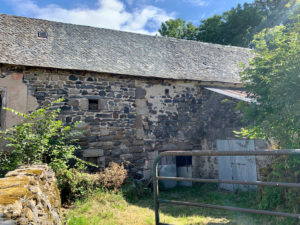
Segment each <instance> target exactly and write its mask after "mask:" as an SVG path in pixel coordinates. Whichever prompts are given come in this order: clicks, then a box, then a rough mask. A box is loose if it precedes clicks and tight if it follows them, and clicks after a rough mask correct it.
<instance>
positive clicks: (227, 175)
mask: <svg viewBox="0 0 300 225" xmlns="http://www.w3.org/2000/svg"><path fill="white" fill-rule="evenodd" d="M217 149H218V151H254V150H255V147H254V140H217ZM218 169H219V179H222V180H240V181H257V172H256V160H255V156H218ZM220 187H221V188H223V189H226V190H229V191H234V190H236V189H240V190H242V191H246V190H249V188H250V189H255V188H257V187H256V186H253V185H251V186H250V185H241V184H220Z"/></svg>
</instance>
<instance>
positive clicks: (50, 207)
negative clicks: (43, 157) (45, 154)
mask: <svg viewBox="0 0 300 225" xmlns="http://www.w3.org/2000/svg"><path fill="white" fill-rule="evenodd" d="M60 209H61V200H60V193H59V190H58V188H57V183H56V178H55V174H54V172H53V171H52V169H50V168H49V167H48V166H47V165H33V166H22V167H19V168H18V169H16V170H14V171H11V172H8V173H7V174H6V176H5V178H2V179H0V224H7V225H8V224H9V225H11V224H20V225H27V224H35V225H53V224H56V225H58V224H61V220H60Z"/></svg>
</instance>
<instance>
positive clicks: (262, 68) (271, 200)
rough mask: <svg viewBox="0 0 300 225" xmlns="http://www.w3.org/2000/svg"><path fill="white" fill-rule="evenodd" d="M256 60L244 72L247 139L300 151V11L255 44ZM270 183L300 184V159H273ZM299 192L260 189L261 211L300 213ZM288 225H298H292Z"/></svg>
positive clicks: (295, 10) (265, 31) (269, 176)
mask: <svg viewBox="0 0 300 225" xmlns="http://www.w3.org/2000/svg"><path fill="white" fill-rule="evenodd" d="M253 44H254V47H255V53H256V55H255V57H254V58H253V60H252V61H251V62H250V65H249V67H247V68H245V70H244V72H243V73H242V80H243V82H244V85H245V88H246V90H247V92H248V95H249V97H251V98H253V100H254V102H253V103H252V104H245V103H244V104H240V107H241V108H242V109H243V110H244V112H245V119H246V120H247V121H249V122H251V123H252V124H251V125H249V126H248V127H247V128H246V129H243V130H242V132H241V134H243V135H244V136H246V137H252V138H267V139H269V140H273V143H274V142H275V143H276V145H277V146H276V147H277V148H285V149H286V148H300V6H296V7H295V9H294V13H293V14H292V16H290V17H289V18H288V20H287V22H286V23H285V24H284V25H280V26H276V27H274V28H270V29H264V30H263V31H262V32H260V33H259V34H257V35H256V36H255V38H254V41H253ZM265 169H266V170H267V173H266V176H265V177H264V181H273V182H274V181H278V182H290V183H299V181H300V157H299V156H298V155H292V156H289V157H287V156H281V157H276V158H273V159H272V160H271V164H270V166H268V167H267V168H265ZM299 196H300V191H299V189H291V188H270V187H264V188H262V187H261V188H260V191H259V194H258V200H259V204H258V206H259V207H260V208H261V209H270V208H271V209H277V210H278V209H280V210H286V209H288V210H289V211H293V212H298V211H299V210H300V207H299V206H300V205H299V202H300V200H299ZM283 222H284V223H282V224H298V223H297V222H295V221H291V220H286V221H283Z"/></svg>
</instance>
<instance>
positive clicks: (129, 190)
mask: <svg viewBox="0 0 300 225" xmlns="http://www.w3.org/2000/svg"><path fill="white" fill-rule="evenodd" d="M122 194H123V195H124V197H125V198H126V200H127V201H129V202H135V201H137V200H139V199H140V198H143V197H147V196H149V195H150V194H151V189H150V188H149V187H148V185H147V183H146V182H143V181H139V180H134V179H132V178H129V179H127V180H126V182H125V184H124V186H123V187H122Z"/></svg>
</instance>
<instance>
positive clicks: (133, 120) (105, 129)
mask: <svg viewBox="0 0 300 225" xmlns="http://www.w3.org/2000/svg"><path fill="white" fill-rule="evenodd" d="M251 56H252V54H251V52H250V50H249V49H245V48H240V47H231V46H222V45H216V44H208V43H201V42H195V41H187V40H177V39H173V38H165V37H159V36H147V35H141V34H135V33H128V32H121V31H115V30H108V29H99V28H94V27H88V26H79V25H72V24H65V23H58V22H51V21H45V20H39V19H31V18H24V17H17V16H10V15H3V14H1V15H0V96H1V105H2V106H7V107H11V108H14V109H16V110H19V111H22V112H28V111H30V110H33V109H34V108H36V107H37V106H39V105H43V104H45V103H47V102H49V101H51V100H54V99H57V98H59V97H63V98H65V102H64V103H63V106H62V115H61V116H62V120H63V121H64V122H65V123H68V124H69V123H73V122H75V121H82V123H81V125H80V128H82V129H83V130H84V137H82V139H81V140H80V144H81V146H82V149H83V150H82V156H83V157H84V158H86V159H88V160H89V161H92V162H95V163H97V164H98V165H100V166H104V165H105V164H107V163H108V162H109V161H111V160H113V161H118V162H120V161H122V160H128V161H130V162H132V165H133V168H132V169H131V171H132V172H134V173H135V174H139V175H140V176H144V177H149V176H150V174H151V166H152V163H153V159H154V158H155V156H156V155H157V154H158V153H159V152H160V151H165V150H170V149H176V150H215V149H216V140H218V139H232V138H234V134H233V132H232V131H233V130H237V129H239V128H240V127H241V126H243V125H244V124H243V122H242V120H241V118H242V115H241V113H240V112H238V111H236V110H235V106H236V104H237V102H238V101H239V99H242V100H247V99H246V96H244V95H243V94H242V92H241V91H240V88H241V87H242V86H241V82H240V80H239V72H240V70H241V68H240V66H239V63H240V62H242V63H246V64H247V63H248V61H249V58H250V57H251ZM17 122H18V118H17V117H15V116H14V115H12V114H10V113H8V112H6V113H5V112H4V111H3V110H2V111H1V128H2V129H4V128H7V127H10V126H12V125H13V124H15V123H17ZM192 165H193V173H194V176H202V177H214V176H216V174H217V167H216V159H215V158H203V159H201V161H200V162H196V159H193V160H192Z"/></svg>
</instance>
